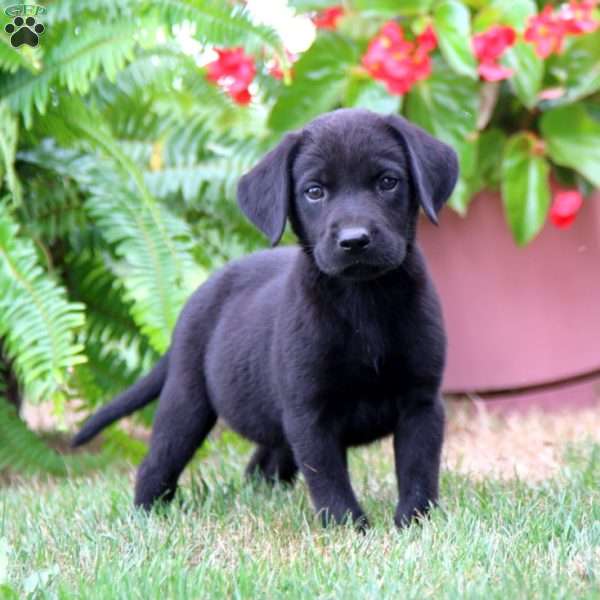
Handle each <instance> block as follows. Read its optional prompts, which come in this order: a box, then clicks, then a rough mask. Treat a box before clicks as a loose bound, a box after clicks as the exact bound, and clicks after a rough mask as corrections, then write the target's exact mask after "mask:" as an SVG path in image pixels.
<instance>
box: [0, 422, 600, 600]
mask: <svg viewBox="0 0 600 600" xmlns="http://www.w3.org/2000/svg"><path fill="white" fill-rule="evenodd" d="M596 422H597V420H594V426H595V423H596ZM455 429H460V428H456V427H455ZM490 431H491V432H493V434H494V435H497V434H500V435H502V431H505V433H506V432H507V430H506V429H504V430H502V429H498V428H497V427H491V428H490ZM527 431H533V432H535V431H536V429H535V428H532V427H530V426H528V425H526V424H525V425H524V426H523V427H522V428H521V430H519V432H517V433H515V431H514V430H513V431H508V433H506V435H513V436H515V435H516V436H517V437H520V438H523V437H525V434H527ZM531 435H532V436H533V438H534V440H533V443H536V442H535V435H534V434H531ZM457 436H458V434H453V433H452V432H451V433H450V435H449V438H450V439H449V447H450V448H451V449H452V448H456V447H457V446H460V445H461V444H463V442H461V438H459V437H457ZM464 439H465V440H466V438H464ZM542 445H543V444H542V443H540V452H543V448H542V447H541V446H542ZM463 446H464V448H465V450H467V451H468V450H469V447H468V443H467V442H466V441H464V444H463ZM490 446H493V444H487V447H490ZM514 448H515V449H518V445H516V444H515V446H514ZM248 451H249V447H247V446H246V445H245V444H239V443H236V444H229V445H224V444H220V443H218V442H216V443H213V445H212V447H211V448H210V449H209V451H208V453H207V454H208V456H205V457H203V459H202V460H201V461H200V460H196V461H195V462H194V464H193V466H192V468H191V469H189V470H188V473H187V475H186V477H185V478H184V482H183V486H182V490H181V494H180V506H173V507H171V508H169V509H167V510H166V511H164V512H163V514H152V515H150V516H148V515H146V514H141V513H139V512H136V511H134V510H133V509H132V507H131V496H132V477H133V471H132V469H131V468H128V467H126V466H120V467H116V466H115V467H111V468H109V469H107V470H105V471H104V472H101V473H98V472H97V473H94V474H93V475H89V476H87V477H80V478H73V479H53V480H47V479H41V478H28V479H19V478H12V479H11V480H10V484H6V485H5V487H4V488H3V490H2V498H1V500H0V582H2V581H4V582H5V585H4V587H3V588H2V589H3V590H4V592H3V593H4V596H5V597H8V598H11V597H14V598H22V597H27V594H28V593H29V594H31V596H30V597H35V598H38V597H39V598H86V599H91V598H103V599H104V598H127V599H132V598H143V599H150V598H169V599H170V598H186V599H188V598H269V599H271V598H307V599H314V598H336V599H337V598H341V599H344V600H345V599H353V598H356V599H361V600H363V599H366V598H400V599H409V598H415V599H417V598H418V599H422V598H436V599H439V598H461V599H462V598H485V599H493V598H499V599H502V600H508V599H511V600H512V599H514V598H527V599H529V598H540V599H542V598H543V599H544V600H545V599H554V598H565V599H569V600H571V599H574V598H590V599H592V598H595V599H597V598H600V489H599V482H600V445H598V443H597V440H596V439H595V437H592V438H588V441H579V442H577V443H575V444H573V443H569V444H567V445H565V446H564V447H561V450H560V456H561V460H560V465H559V467H557V468H556V469H554V470H550V471H548V472H547V473H545V474H544V476H542V477H535V476H533V475H532V476H526V477H523V476H522V475H518V473H517V471H518V469H515V470H514V473H512V474H511V473H510V472H507V470H506V469H503V474H502V476H500V475H495V474H494V472H493V470H490V469H491V466H492V465H491V463H492V462H493V459H492V458H489V460H488V459H486V460H485V461H484V462H485V463H486V464H485V465H484V467H483V468H482V469H480V471H479V473H473V474H470V475H469V474H464V472H463V471H462V470H461V469H459V468H458V467H457V466H456V465H457V464H458V462H457V461H451V460H448V459H449V457H448V456H447V457H446V467H445V469H444V473H443V481H442V498H443V507H442V508H441V509H439V510H437V511H435V512H434V514H433V516H432V518H431V519H430V520H429V521H427V522H426V523H424V524H423V525H422V526H416V527H412V528H410V529H408V530H404V531H400V532H399V531H397V530H396V529H395V528H394V526H393V522H392V516H393V508H394V502H395V498H396V490H395V480H394V475H393V463H392V452H391V447H390V444H389V442H388V441H386V442H383V443H382V444H377V445H374V446H372V447H370V448H365V449H359V450H357V451H354V452H353V453H352V454H351V459H350V464H351V471H352V476H353V481H354V483H355V486H356V489H357V492H358V494H359V496H360V498H361V499H362V501H363V504H364V506H365V508H366V510H367V512H368V514H369V515H370V517H371V521H372V523H373V527H372V529H371V530H370V531H369V532H368V533H367V534H366V535H360V534H357V533H355V532H354V531H352V530H351V529H350V528H348V527H346V528H344V527H338V528H331V529H328V530H324V529H322V528H321V527H320V526H319V525H318V523H317V522H316V521H315V519H314V517H313V515H312V512H311V508H310V504H309V500H308V497H307V494H306V488H305V486H304V483H303V482H302V481H300V482H299V484H297V485H296V486H295V487H294V488H293V489H290V488H286V487H283V486H276V487H275V488H270V487H268V486H267V485H265V484H262V483H258V482H247V481H245V480H244V478H243V476H242V472H243V465H244V462H245V461H246V460H247V454H248ZM471 454H473V451H471ZM450 458H452V457H450ZM531 464H532V465H534V463H531ZM451 465H454V466H451ZM534 466H535V465H534ZM530 467H531V465H530ZM532 468H533V469H534V467H531V468H530V472H531V473H533V471H532V470H531V469H532ZM509 471H510V470H509ZM0 597H2V592H0Z"/></svg>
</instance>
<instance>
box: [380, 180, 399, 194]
mask: <svg viewBox="0 0 600 600" xmlns="http://www.w3.org/2000/svg"><path fill="white" fill-rule="evenodd" d="M397 185H398V180H397V179H396V178H395V177H382V178H381V179H380V180H379V187H380V188H381V189H382V190H384V191H386V192H389V191H390V190H393V189H394V188H395V187H396V186H397Z"/></svg>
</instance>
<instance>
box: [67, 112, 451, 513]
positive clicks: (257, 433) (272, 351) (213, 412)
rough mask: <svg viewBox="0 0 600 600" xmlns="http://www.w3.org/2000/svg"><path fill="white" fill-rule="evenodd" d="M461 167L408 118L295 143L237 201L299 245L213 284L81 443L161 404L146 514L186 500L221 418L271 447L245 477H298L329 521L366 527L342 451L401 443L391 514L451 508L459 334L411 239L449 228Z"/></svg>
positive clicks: (146, 476) (344, 124)
mask: <svg viewBox="0 0 600 600" xmlns="http://www.w3.org/2000/svg"><path fill="white" fill-rule="evenodd" d="M457 171H458V166H457V160H456V155H455V154H454V152H453V151H452V150H451V149H450V148H449V147H448V146H446V145H445V144H443V143H441V142H439V141H437V140H436V139H434V138H432V137H431V136H429V135H428V134H427V133H425V132H424V131H423V130H421V129H419V128H417V127H415V126H414V125H411V124H410V123H408V122H407V121H405V120H404V119H402V118H401V117H398V116H389V117H383V116H380V115H376V114H373V113H370V112H368V111H365V110H350V109H344V110H337V111H335V112H332V113H329V114H326V115H323V116H321V117H319V118H317V119H315V120H314V121H312V122H311V123H310V124H309V125H307V126H306V127H305V128H304V129H302V130H301V131H297V132H294V133H290V134H288V135H286V136H285V138H284V139H283V141H282V142H281V143H280V144H279V145H278V146H277V147H276V148H275V149H274V150H272V151H271V152H269V153H268V154H267V155H266V156H265V157H264V158H263V160H262V161H261V162H260V163H259V164H258V165H257V166H256V167H255V168H254V169H253V170H252V171H250V172H249V173H248V174H246V175H245V176H244V177H242V179H241V181H240V184H239V188H238V201H239V204H240V206H241V208H242V210H243V211H244V213H245V214H246V215H247V216H248V218H249V219H250V220H251V221H252V222H253V223H254V224H255V225H256V226H257V227H258V228H259V229H260V230H261V231H263V232H264V233H265V234H266V236H267V237H268V238H269V239H270V240H271V243H272V244H273V245H275V244H277V243H278V241H279V240H280V238H281V235H282V233H283V230H284V228H285V224H286V221H287V220H288V219H289V221H290V223H291V226H292V229H293V231H294V232H295V233H296V235H297V236H298V239H299V242H300V248H282V249H277V250H267V251H262V252H257V253H255V254H252V255H251V256H248V257H245V258H243V259H241V260H238V261H235V262H232V263H231V264H229V265H228V266H227V267H225V268H224V269H223V270H221V271H220V272H218V273H216V274H215V275H213V276H212V277H211V278H210V279H209V280H208V281H207V282H206V283H204V284H203V285H202V286H201V287H200V288H199V289H198V290H197V291H196V292H195V293H194V294H193V296H192V297H191V298H190V300H189V301H188V303H187V304H186V306H185V308H184V309H183V311H182V314H181V316H180V318H179V322H178V323H177V326H176V328H175V332H174V334H173V340H172V344H171V348H170V350H169V352H168V353H167V354H166V355H165V356H164V357H163V358H162V359H161V360H160V361H159V362H158V364H157V365H156V367H155V368H154V370H153V371H152V372H151V373H150V374H149V375H147V376H146V377H144V378H143V379H141V380H140V381H138V382H137V383H136V384H135V385H133V386H132V387H131V388H130V389H129V390H127V391H125V392H124V393H123V394H121V395H120V396H118V397H117V398H116V399H115V400H114V401H113V402H112V403H111V404H109V405H107V406H105V407H104V408H102V409H101V410H100V411H99V412H98V413H97V414H96V415H94V416H93V417H92V418H91V419H90V420H89V421H88V422H87V423H86V425H85V426H84V427H83V429H82V430H81V432H80V433H79V434H78V435H77V436H76V437H75V440H74V444H75V445H80V444H83V443H85V442H87V441H88V440H89V439H90V438H92V437H93V436H94V435H96V434H97V433H98V432H99V431H100V430H101V429H102V428H103V427H105V426H106V425H108V424H109V423H111V422H113V421H115V420H116V419H118V418H120V417H123V416H124V415H127V414H130V413H132V412H133V411H135V410H137V409H139V408H141V407H142V406H144V405H146V404H148V403H149V402H150V401H152V400H154V399H155V398H156V397H158V396H160V403H159V406H158V410H157V413H156V418H155V422H154V429H153V432H152V440H151V446H150V452H149V454H148V456H147V457H146V459H145V460H144V462H143V464H142V466H141V468H140V470H139V473H138V478H137V484H136V492H135V503H136V505H140V506H143V507H150V506H151V505H152V504H153V503H154V502H155V501H156V500H158V499H163V500H170V499H171V498H172V497H173V495H174V493H175V488H176V485H177V480H178V478H179V475H180V474H181V472H182V470H183V468H184V467H185V465H186V464H187V462H188V461H189V460H190V459H191V458H192V455H193V454H194V452H195V451H196V449H197V448H198V447H199V446H200V445H201V444H202V442H203V441H204V439H205V438H206V436H207V435H208V433H209V432H210V430H211V429H212V427H213V426H214V425H215V422H216V420H217V417H221V418H222V419H223V420H224V421H225V422H226V423H227V424H229V425H230V426H231V427H232V428H233V429H234V430H235V431H237V432H239V433H240V434H241V435H243V436H245V437H247V438H249V439H250V440H252V441H254V442H256V444H258V448H257V449H256V451H255V453H254V455H253V457H252V459H251V461H250V464H249V465H248V471H249V472H256V473H258V474H260V475H262V476H264V477H265V478H268V479H270V480H275V479H278V480H283V481H291V480H293V479H294V477H295V475H296V473H297V470H298V468H299V469H300V471H301V472H302V474H303V475H304V478H305V479H306V482H307V484H308V488H309V491H310V494H311V497H312V500H313V503H314V505H315V509H316V510H317V511H318V512H320V513H321V514H322V516H323V518H324V520H325V521H327V520H329V519H331V520H334V521H336V522H339V521H342V520H344V519H345V518H346V517H351V518H352V519H353V520H354V521H355V522H356V523H357V524H359V525H363V524H366V518H365V516H364V513H363V511H362V509H361V507H360V505H359V503H358V501H357V500H356V497H355V495H354V492H353V490H352V487H351V485H350V478H349V476H348V468H347V462H346V451H347V448H348V447H350V446H357V445H360V444H368V443H369V442H372V441H374V440H377V439H379V438H382V437H384V436H386V435H389V434H393V435H394V449H395V457H396V473H397V477H398V483H399V490H400V500H399V503H398V507H397V509H396V515H395V521H396V523H397V524H398V525H405V524H407V523H408V522H409V521H410V519H411V518H413V517H415V516H417V515H420V514H424V513H425V512H426V511H427V510H428V508H429V506H430V505H431V504H433V503H435V502H436V500H437V497H438V478H439V466H440V451H441V446H442V438H443V428H444V411H443V406H442V401H441V398H440V382H441V379H442V371H443V368H444V360H445V335H444V329H443V324H442V318H441V313H440V307H439V304H438V300H437V297H436V294H435V291H434V289H433V286H432V284H431V281H430V280H429V277H428V275H427V271H426V268H425V264H424V261H423V257H422V255H421V253H420V251H419V249H418V248H417V246H416V245H415V229H416V224H417V216H418V211H419V206H421V207H422V208H423V210H424V211H425V213H426V214H427V215H428V217H429V218H430V219H431V220H432V221H434V222H436V215H437V212H438V211H439V209H440V208H441V206H442V204H443V203H444V202H445V201H446V200H447V198H448V197H449V195H450V193H451V192H452V189H453V187H454V185H455V182H456V178H457Z"/></svg>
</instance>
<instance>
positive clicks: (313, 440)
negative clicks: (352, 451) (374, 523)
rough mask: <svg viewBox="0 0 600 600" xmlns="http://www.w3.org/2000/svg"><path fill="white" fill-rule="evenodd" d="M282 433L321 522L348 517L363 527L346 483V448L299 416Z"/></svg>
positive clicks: (347, 482) (366, 522)
mask: <svg viewBox="0 0 600 600" xmlns="http://www.w3.org/2000/svg"><path fill="white" fill-rule="evenodd" d="M286 433H287V436H288V440H289V442H290V443H291V445H292V449H293V451H294V456H295V459H296V462H297V464H298V466H299V467H300V470H301V471H302V474H303V475H304V479H305V480H306V483H307V485H308V490H309V492H310V495H311V498H312V501H313V504H314V507H315V510H316V511H317V513H318V514H319V515H320V516H321V519H322V520H323V524H324V525H327V524H328V523H329V522H330V521H333V522H335V523H342V522H344V521H345V520H346V519H347V518H351V519H352V521H353V522H354V523H355V524H356V525H357V526H358V527H359V528H360V529H362V528H365V527H367V526H368V521H367V518H366V517H365V514H364V512H363V510H362V508H361V507H360V505H359V504H358V501H357V500H356V496H355V495H354V491H353V490H352V485H351V484H350V476H349V474H348V466H347V463H346V449H345V448H344V447H343V446H342V445H341V444H340V441H339V440H338V439H337V438H336V437H335V435H334V434H333V433H332V432H331V431H328V430H327V428H325V427H321V426H315V425H312V426H308V427H307V426H306V423H305V421H304V420H301V419H297V420H296V419H294V420H291V419H289V420H288V423H286Z"/></svg>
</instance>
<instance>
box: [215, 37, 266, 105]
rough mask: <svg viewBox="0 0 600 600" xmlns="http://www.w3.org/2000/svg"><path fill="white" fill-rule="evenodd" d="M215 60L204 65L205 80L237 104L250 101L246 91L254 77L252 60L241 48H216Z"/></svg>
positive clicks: (250, 98)
mask: <svg viewBox="0 0 600 600" xmlns="http://www.w3.org/2000/svg"><path fill="white" fill-rule="evenodd" d="M216 52H217V54H218V55H219V57H218V58H217V60H215V61H213V62H211V63H209V64H208V65H206V72H207V74H206V78H207V79H208V80H209V81H212V82H213V83H216V84H218V85H219V86H220V87H222V88H223V89H224V90H225V91H226V92H227V93H228V94H229V95H230V96H231V98H232V100H233V101H234V102H236V103H237V104H242V105H246V104H249V103H250V100H252V96H251V95H250V92H249V90H248V87H249V85H250V84H251V83H252V80H253V79H254V76H255V75H256V66H255V65H254V58H253V57H252V56H249V55H248V54H246V53H245V52H244V50H243V48H229V49H225V48H216Z"/></svg>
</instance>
